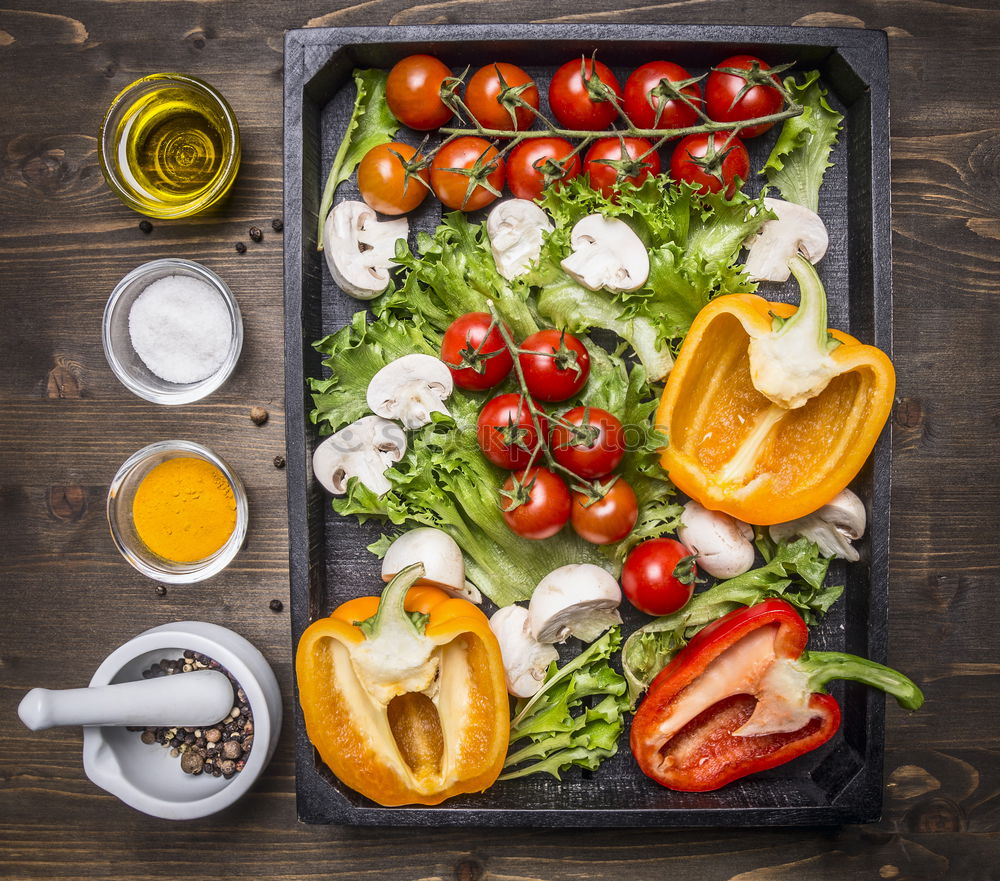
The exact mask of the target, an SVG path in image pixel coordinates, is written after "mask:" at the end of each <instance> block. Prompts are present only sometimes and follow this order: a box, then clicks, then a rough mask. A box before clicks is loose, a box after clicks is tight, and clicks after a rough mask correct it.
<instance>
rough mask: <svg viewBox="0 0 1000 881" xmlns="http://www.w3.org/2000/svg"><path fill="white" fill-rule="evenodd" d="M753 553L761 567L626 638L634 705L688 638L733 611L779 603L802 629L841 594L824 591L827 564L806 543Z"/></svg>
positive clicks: (697, 596)
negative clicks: (758, 556)
mask: <svg viewBox="0 0 1000 881" xmlns="http://www.w3.org/2000/svg"><path fill="white" fill-rule="evenodd" d="M758 548H759V549H760V550H761V551H762V552H763V553H764V558H765V563H764V565H763V566H760V567H758V568H757V569H751V570H750V571H749V572H745V573H743V574H742V575H737V576H736V577H735V578H730V579H729V580H727V581H720V582H719V583H717V584H716V585H714V586H713V587H710V588H708V589H707V590H703V591H702V592H701V593H697V594H695V595H694V597H693V598H692V600H691V601H690V602H689V603H688V604H687V605H686V606H685V607H684V608H683V609H681V611H679V612H675V613H674V614H672V615H666V616H664V617H662V618H656V619H654V620H653V621H650V622H649V623H648V624H646V625H645V626H644V627H640V628H639V629H638V630H636V631H635V632H634V633H633V634H632V635H631V636H629V638H628V639H627V640H626V641H625V645H624V647H623V648H622V670H623V671H624V673H625V678H626V679H627V680H628V684H629V696H630V699H631V701H632V702H633V703H634V702H635V700H636V699H637V698H638V697H639V695H641V694H642V693H643V692H644V691H645V690H646V688H647V687H648V686H649V683H650V682H652V680H653V679H654V677H655V676H656V674H657V673H659V672H660V670H662V669H663V668H664V667H665V666H666V665H667V664H669V663H670V661H671V659H672V658H673V657H674V655H676V654H677V652H679V651H680V650H681V649H682V648H684V646H686V645H687V643H688V640H690V639H691V637H692V636H694V635H695V634H696V633H697V632H698V631H699V630H701V628H702V627H704V626H705V625H706V624H710V623H711V622H712V621H715V620H716V619H717V618H721V617H722V616H723V615H727V614H729V612H732V611H733V610H734V609H737V608H739V607H740V606H753V605H756V604H757V603H760V602H763V601H764V600H767V599H771V598H773V597H780V598H781V599H783V600H785V601H786V602H789V603H791V604H792V605H793V606H795V608H796V609H798V611H799V613H800V614H801V615H802V617H803V618H804V619H805V621H806V623H807V624H815V623H816V622H817V621H818V620H819V618H821V617H822V616H823V615H824V614H826V612H827V610H828V609H829V608H830V606H832V605H833V604H834V603H835V602H836V601H837V599H838V598H839V597H840V595H841V594H842V593H843V592H844V588H843V586H842V585H836V586H824V584H823V582H824V580H825V578H826V573H827V569H828V568H829V566H830V561H829V560H827V559H826V558H824V557H823V555H822V554H821V553H820V550H819V548H818V547H817V546H816V545H815V544H814V543H813V542H811V541H809V540H808V539H804V538H800V539H798V540H796V541H794V542H780V543H778V544H774V543H768V544H765V543H762V542H758Z"/></svg>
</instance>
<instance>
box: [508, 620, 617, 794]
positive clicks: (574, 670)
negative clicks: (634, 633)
mask: <svg viewBox="0 0 1000 881" xmlns="http://www.w3.org/2000/svg"><path fill="white" fill-rule="evenodd" d="M620 644H621V632H620V630H619V628H617V627H613V628H611V629H610V630H609V631H607V633H605V634H604V635H603V636H602V637H600V639H597V640H596V641H595V642H593V643H592V644H591V645H590V646H589V647H588V648H586V649H585V650H584V651H583V652H582V653H581V654H579V655H578V656H577V657H576V658H574V659H573V660H572V661H571V662H569V663H568V664H566V665H564V666H563V667H557V666H556V664H555V663H553V664H552V665H551V666H550V667H549V671H548V675H547V676H546V679H545V682H544V683H543V685H542V688H541V689H540V691H539V692H538V693H537V694H536V695H535V696H534V697H533V698H531V699H530V700H527V701H525V700H522V701H519V702H518V705H517V710H516V713H515V716H514V719H513V721H512V723H511V729H510V743H511V745H512V749H511V750H510V752H509V753H508V754H507V760H506V762H505V763H504V767H505V768H510V769H511V770H509V771H507V772H506V773H504V774H503V775H502V776H501V777H500V779H501V780H513V779H516V778H519V777H527V776H528V775H529V774H538V773H547V774H551V775H552V776H553V777H555V778H556V779H557V780H558V779H561V776H560V775H561V774H562V772H563V771H565V770H566V769H568V768H570V767H572V766H574V765H576V766H579V767H582V768H586V769H588V770H591V771H593V770H596V769H597V767H598V766H599V765H600V764H601V762H603V761H604V760H605V759H606V758H608V757H609V756H613V755H614V754H615V753H616V752H617V751H618V740H619V738H620V736H621V733H622V731H623V730H624V728H625V717H624V714H625V712H626V710H627V709H628V706H629V703H628V698H627V695H626V692H627V690H628V686H627V684H626V682H625V679H624V678H623V677H622V675H621V674H620V673H618V672H617V671H616V670H615V669H614V668H613V667H611V665H610V664H609V663H608V661H609V659H610V658H611V656H612V655H613V654H614V653H615V652H616V651H617V649H618V647H619V645H620ZM588 698H591V699H592V700H590V701H588V703H592V704H594V705H593V706H584V700H586V699H588ZM598 698H600V700H598ZM595 701H596V703H595ZM574 711H579V712H574ZM522 740H529V741H530V743H528V744H527V745H525V746H522V747H519V748H517V749H514V748H513V744H515V743H518V742H520V741H522Z"/></svg>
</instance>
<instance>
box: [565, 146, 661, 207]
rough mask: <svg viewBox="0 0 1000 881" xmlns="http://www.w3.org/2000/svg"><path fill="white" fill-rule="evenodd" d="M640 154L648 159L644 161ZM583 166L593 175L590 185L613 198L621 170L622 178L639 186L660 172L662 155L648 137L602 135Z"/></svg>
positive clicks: (589, 151)
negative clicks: (623, 152) (611, 136)
mask: <svg viewBox="0 0 1000 881" xmlns="http://www.w3.org/2000/svg"><path fill="white" fill-rule="evenodd" d="M622 144H624V145H625V161H624V163H621V160H622ZM650 150H652V152H651V153H650V152H649V151H650ZM647 153H648V154H649V155H648V156H647V155H646V154H647ZM640 156H643V157H645V158H643V159H642V160H641V161H640V159H639V157H640ZM609 163H614V164H609ZM583 167H584V169H585V170H586V172H587V174H588V175H590V185H591V186H592V187H593V188H594V189H595V190H597V191H598V192H600V194H601V195H602V196H604V198H605V199H613V198H614V197H615V193H616V192H617V190H616V185H617V184H618V183H619V179H618V176H619V173H620V174H622V175H623V176H622V180H627V181H629V183H633V184H635V185H636V186H639V185H640V184H641V183H642V182H643V181H644V180H645V179H646V178H647V177H649V176H650V175H651V174H659V173H660V157H659V155H658V154H657V152H656V151H655V150H653V145H652V144H651V143H650V142H649V141H647V140H646V139H645V138H601V140H599V141H594V143H593V144H592V145H591V146H590V149H589V150H587V157H586V159H585V160H584V162H583Z"/></svg>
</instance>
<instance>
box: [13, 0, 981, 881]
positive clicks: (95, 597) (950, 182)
mask: <svg viewBox="0 0 1000 881" xmlns="http://www.w3.org/2000/svg"><path fill="white" fill-rule="evenodd" d="M14 5H15V6H17V7H19V8H17V9H14V10H3V11H0V83H2V93H3V96H4V101H3V105H4V106H3V110H2V113H3V125H2V127H0V160H2V182H0V291H2V310H3V311H2V313H0V315H2V323H0V328H2V330H3V333H4V342H3V343H2V344H0V353H2V368H0V406H2V411H0V548H2V553H0V578H2V593H0V601H2V606H0V720H2V731H3V737H2V739H0V877H3V878H5V879H11V881H15V879H26V878H46V879H82V878H127V879H146V878H170V879H184V878H192V879H202V878H222V877H248V878H249V877H252V878H257V879H272V878H274V879H276V878H281V879H285V881H292V879H305V878H345V879H355V878H362V877H370V878H373V879H380V881H381V879H427V881H430V879H442V881H443V879H453V878H458V879H462V881H471V879H496V881H500V879H547V881H550V879H569V878H621V877H628V878H630V879H635V881H653V879H660V878H664V877H671V878H673V879H676V881H684V879H699V881H716V879H720V881H721V879H735V878H739V879H741V881H751V879H752V881H784V879H789V881H791V879H795V881H814V879H816V881H818V879H838V881H840V879H876V878H877V879H898V881H903V879H928V881H929V879H955V881H978V879H983V881H985V879H997V878H1000V708H998V706H997V698H998V695H1000V663H998V660H997V645H998V636H997V634H998V633H1000V611H998V610H1000V604H998V602H997V587H998V585H997V580H998V578H997V577H998V570H1000V567H998V563H997V547H998V544H1000V539H998V536H1000V514H998V510H1000V505H998V488H1000V471H998V468H997V456H998V453H1000V443H998V439H1000V438H998V436H1000V355H998V349H997V343H998V340H1000V322H998V320H997V311H998V307H1000V299H998V297H1000V126H998V121H997V98H996V94H997V92H996V85H995V84H996V75H995V74H996V70H997V66H998V65H1000V6H998V4H997V2H996V0H979V3H978V4H970V5H963V6H958V5H949V4H945V3H941V2H930V0H897V2H894V3H892V4H888V3H879V2H877V0H854V2H842V3H840V4H837V6H838V8H837V10H836V11H821V10H823V9H825V8H827V7H823V6H818V5H817V2H816V0H811V2H809V3H798V2H791V0H776V2H772V3H768V4H753V3H744V2H742V0H718V2H713V3H708V2H705V0H681V2H670V3H654V4H647V5H643V4H641V3H640V4H636V5H632V6H629V7H628V8H626V9H620V8H619V4H617V3H615V2H613V0H596V2H595V3H591V4H589V5H588V6H586V7H580V6H579V5H574V4H571V3H569V2H566V0H553V2H550V3H547V4H545V6H544V9H540V8H539V7H538V6H537V4H533V3H530V2H527V0H515V2H507V3H487V2H484V0H447V2H433V3H426V4H418V5H414V6H412V7H408V4H407V3H406V2H405V0H368V2H359V3H357V4H355V5H353V6H344V7H343V8H338V7H331V4H324V3H320V2H313V3H307V2H302V0H295V2H280V0H272V2H271V3H267V4H263V3H252V4H251V3H247V2H234V0H217V2H212V0H203V2H175V0H160V2H156V3H148V2H147V3H143V2H137V0H119V2H114V3H108V2H98V0H81V2H66V0H63V2H60V0H47V2H36V3H29V2H23V0H22V2H17V0H15V2H14ZM832 5H833V4H831V6H832ZM539 15H541V16H542V17H544V20H546V21H598V22H600V21H626V22H658V23H664V24H667V23H680V22H685V23H703V22H704V23H709V22H711V23H742V24H800V25H801V24H808V25H838V26H857V27H862V26H866V27H873V28H884V29H886V30H887V31H888V33H889V35H890V59H891V66H892V153H893V162H892V181H893V230H894V233H895V235H894V249H895V250H894V267H893V271H894V287H895V340H896V342H895V352H896V363H897V368H898V373H899V388H898V393H897V394H898V400H897V403H896V407H895V411H894V414H893V417H892V425H893V431H894V432H895V449H896V458H895V462H894V469H893V501H892V504H893V520H892V537H893V538H892V569H891V605H892V611H891V633H890V662H891V663H892V664H893V665H895V666H898V667H900V668H902V669H904V670H906V671H908V672H909V673H910V674H911V675H913V676H914V678H915V679H916V680H917V681H918V682H919V683H920V684H921V685H922V686H923V688H924V690H925V692H926V695H927V704H926V706H925V708H924V709H923V710H922V711H921V712H920V713H917V714H913V715H908V714H905V713H903V712H901V711H900V710H898V708H896V707H895V705H894V704H893V705H891V706H889V708H888V714H887V735H886V739H887V744H886V745H887V755H886V795H885V813H884V818H883V820H882V822H881V823H878V824H874V825H870V826H863V827H846V828H842V829H812V830H810V829H794V830H782V829H767V830H728V829H719V830H698V831H694V832H685V831H654V832H642V831H628V832H619V831H611V830H609V831H605V832H592V831H588V832H587V833H586V835H582V834H579V833H576V832H573V831H567V832H544V831H537V830H523V831H518V830H504V831H493V830H450V831H449V830H441V831H434V830H426V829H422V830H419V831H417V832H414V831H409V830H406V829H388V830H378V831H376V830H356V829H347V828H321V827H306V826H303V825H299V824H298V823H297V822H296V819H295V802H294V795H293V783H294V781H293V765H292V748H291V745H292V738H291V730H290V728H289V726H288V724H287V722H286V726H285V730H284V732H283V737H282V741H281V744H280V745H279V748H278V751H277V753H276V756H275V759H274V761H273V763H272V764H271V766H270V768H269V770H268V771H267V773H266V774H265V776H264V777H263V779H262V780H261V781H260V782H259V784H258V785H257V787H256V788H255V790H254V791H253V793H252V794H251V795H250V796H249V797H247V798H246V799H245V800H244V801H242V802H241V803H240V804H238V805H237V806H235V807H234V808H232V809H230V810H228V811H226V812H224V813H222V814H220V815H217V816H215V817H212V818H209V819H206V820H201V821H194V822H180V823H169V822H166V821H158V820H154V819H151V818H149V817H146V816H143V815H141V814H139V813H136V812H134V811H132V810H130V809H129V808H126V807H125V806H123V805H122V804H121V803H119V802H118V801H117V800H116V799H115V798H113V797H112V796H109V795H107V794H105V793H103V792H102V791H100V790H98V789H97V788H96V787H95V786H93V785H92V784H91V783H90V782H89V781H88V780H87V779H86V777H85V776H84V774H83V768H82V765H81V762H80V740H81V739H80V732H79V731H78V730H70V729H56V730H52V731H48V732H42V733H38V734H32V733H29V732H27V731H26V730H25V729H24V728H23V727H22V726H21V725H20V724H19V723H18V721H17V719H16V716H15V708H16V706H17V702H18V701H19V700H20V698H21V696H22V694H23V693H24V692H25V691H26V690H27V689H29V688H31V687H32V686H36V685H45V686H48V687H72V686H79V685H83V684H85V683H86V682H87V680H88V679H89V677H90V675H91V673H92V672H93V670H94V669H95V668H96V667H97V665H98V664H99V663H100V661H101V660H102V659H103V658H104V656H105V655H106V654H107V653H108V652H109V651H110V650H111V649H113V648H114V647H115V646H117V645H119V644H120V643H122V642H124V641H125V640H127V639H128V638H130V637H131V636H133V635H134V634H136V633H137V632H139V631H141V630H143V629H145V628H147V627H150V626H153V625H156V624H160V623H165V622H169V621H174V620H180V619H185V618H196V619H204V620H208V621H216V622H219V623H222V624H225V625H228V626H230V627H233V628H234V629H236V630H237V631H239V632H241V633H244V634H245V635H246V636H248V637H249V638H250V639H251V640H252V641H254V642H255V643H256V644H257V645H258V646H259V647H260V648H261V650H262V651H263V652H264V653H265V654H266V655H267V657H268V659H269V660H270V661H271V663H272V664H273V666H274V668H275V671H276V673H277V675H278V677H279V680H280V681H281V683H282V686H283V688H284V692H285V699H286V719H287V718H290V716H291V713H290V712H289V710H290V699H291V694H292V684H291V683H292V671H291V644H290V638H289V626H288V617H287V610H286V611H285V612H281V613H277V614H276V613H274V612H272V611H270V609H269V606H268V604H269V601H270V600H272V599H275V598H277V599H281V600H284V601H286V604H287V596H288V567H287V543H286V510H285V476H284V472H283V471H281V470H277V469H276V468H275V466H274V464H273V459H274V457H275V456H276V455H279V454H281V453H282V451H283V447H284V425H283V418H282V380H283V367H282V363H283V359H282V330H281V327H282V278H281V247H282V239H281V235H280V234H278V233H275V232H272V231H271V226H270V222H271V220H272V219H273V218H275V217H278V216H280V212H281V182H282V181H281V178H282V161H281V160H282V156H281V75H282V31H283V30H284V29H285V28H289V27H300V26H304V25H312V26H322V25H357V24H386V23H392V24H416V23H430V22H435V23H447V22H451V23H463V22H490V21H524V20H531V19H532V18H536V17H538V16H539ZM539 20H541V19H539ZM159 70H179V71H184V72H188V73H192V74H195V75H197V76H202V77H204V78H206V79H208V80H209V81H211V82H212V83H213V84H214V85H216V86H217V87H218V88H220V89H221V91H222V92H223V93H224V94H225V95H226V96H227V97H228V98H229V99H230V101H231V102H232V104H233V106H234V108H235V110H236V113H237V115H238V117H239V120H240V124H241V127H242V130H243V144H244V151H245V152H244V158H243V167H242V171H241V173H240V178H239V181H238V183H237V186H236V189H235V194H234V196H233V198H232V199H231V200H230V201H229V203H228V204H227V205H226V207H225V209H224V211H223V212H221V213H220V214H218V215H217V216H213V217H208V218H203V219H198V220H194V221H185V222H175V223H163V222H159V223H154V228H153V230H152V232H150V233H148V234H146V233H143V232H142V231H141V230H140V228H139V226H138V221H139V219H140V218H139V217H138V216H136V215H134V214H132V213H130V212H129V211H128V210H127V209H125V208H124V207H122V206H121V205H120V204H119V203H118V201H117V200H116V199H115V198H114V197H113V196H112V195H111V194H110V192H109V191H108V189H107V188H106V186H105V184H104V181H103V179H102V177H101V173H100V170H99V168H98V164H97V158H96V152H95V151H96V139H95V135H96V133H97V128H98V125H99V122H100V117H101V113H102V112H103V110H104V108H105V107H106V106H107V104H108V103H109V102H110V100H111V98H112V97H113V96H114V95H115V94H116V93H117V92H118V90H119V89H121V88H122V87H123V86H124V85H126V84H127V83H128V82H130V81H131V80H133V79H135V78H137V77H139V76H141V75H143V74H146V73H150V72H154V71H159ZM251 225H256V226H259V227H261V228H262V229H264V230H265V232H264V239H263V241H262V242H260V243H259V244H257V243H253V242H251V241H250V240H249V238H248V228H249V227H250V226H251ZM239 241H243V242H246V243H247V246H248V247H247V251H246V253H244V254H239V253H237V251H236V249H235V247H234V246H235V244H236V243H237V242H239ZM167 256H182V257H187V258H190V259H193V260H197V261H199V262H202V263H204V264H205V265H207V266H209V267H211V268H212V269H214V270H216V271H217V272H219V273H220V274H221V275H222V276H223V277H224V278H225V279H226V280H227V282H228V283H229V285H230V286H231V287H232V288H233V290H234V291H235V293H236V295H237V297H238V298H239V301H240V304H241V307H242V309H243V313H244V322H245V327H246V342H245V346H244V352H243V357H242V360H241V362H240V365H239V367H238V368H237V371H236V373H235V375H234V376H233V378H232V380H231V381H230V382H229V383H228V385H226V386H225V388H223V389H222V390H221V392H219V393H217V394H215V395H213V396H212V397H211V398H210V399H209V400H208V401H206V402H203V403H200V404H195V405H191V406H186V407H182V408H178V409H167V408H162V407H157V406H154V405H152V404H147V403H145V402H143V401H141V400H139V399H137V398H134V397H132V396H131V395H130V394H129V393H128V392H127V391H126V390H125V389H124V388H123V387H122V386H120V385H119V384H118V382H117V381H116V380H115V378H114V377H113V375H112V374H111V371H110V370H109V368H108V366H107V364H106V363H105V360H104V355H103V353H102V350H101V343H100V325H101V314H102V310H103V306H104V302H105V300H106V299H107V296H108V293H109V292H110V290H111V288H112V287H113V286H114V284H115V282H116V281H117V280H118V279H119V278H120V277H121V276H122V275H123V274H124V273H125V272H127V271H128V270H129V269H131V268H132V267H134V266H136V265H137V264H139V263H141V262H143V261H145V260H149V259H153V258H156V257H167ZM252 405H260V406H263V407H266V408H267V409H268V410H269V411H270V420H269V421H268V422H267V424H266V425H263V426H261V427H257V426H255V425H254V424H253V423H252V422H251V421H250V419H249V410H250V407H251V406H252ZM169 437H184V438H189V439H191V440H195V441H200V442H203V443H207V444H209V445H211V446H212V447H213V448H214V449H216V450H217V451H218V452H219V453H220V454H221V455H222V456H223V457H225V458H226V459H228V460H229V461H230V462H232V463H233V464H234V465H235V466H236V468H237V470H238V471H239V473H240V474H241V475H242V476H243V479H244V481H245V483H246V485H247V488H248V491H249V495H250V508H251V521H252V529H251V532H250V538H249V542H248V545H247V547H246V550H245V551H244V552H243V553H242V554H241V555H240V556H239V557H238V558H237V560H236V563H235V564H234V565H233V566H231V567H230V569H229V570H228V571H226V572H225V573H224V574H223V575H221V576H219V577H217V578H215V579H213V580H211V581H209V582H207V583H205V584H202V585H194V586H190V587H172V588H170V589H169V591H168V592H167V594H166V595H165V596H158V595H157V594H156V593H155V592H154V585H153V583H152V582H150V581H148V580H146V579H145V578H144V577H142V576H141V575H139V574H137V573H135V572H133V571H132V570H131V569H130V568H129V567H128V566H127V565H126V564H125V563H124V561H123V560H122V559H121V558H120V557H119V556H118V554H117V553H116V551H115V550H114V547H113V546H112V544H111V540H110V537H109V535H108V530H107V525H106V523H105V518H104V512H103V508H104V499H105V495H106V491H107V486H108V483H109V481H110V479H111V477H112V475H113V474H114V472H115V470H116V468H117V467H118V465H119V464H120V463H121V461H122V460H124V459H125V458H126V456H128V455H129V454H130V453H131V452H133V451H134V450H135V449H137V448H139V447H141V446H143V445H145V444H147V443H150V442H152V441H154V440H159V439H163V438H169Z"/></svg>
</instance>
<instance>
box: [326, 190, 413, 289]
mask: <svg viewBox="0 0 1000 881" xmlns="http://www.w3.org/2000/svg"><path fill="white" fill-rule="evenodd" d="M408 233H409V224H408V223H407V222H406V218H405V217H404V218H400V219H398V220H385V221H379V220H378V218H377V216H376V214H375V212H374V211H373V210H372V209H371V208H369V207H368V206H367V205H366V204H365V203H364V202H341V203H340V204H339V205H337V206H336V207H335V208H334V209H333V211H331V212H330V213H329V215H327V218H326V223H325V224H324V226H323V238H324V240H325V242H326V245H325V247H324V251H323V253H324V254H326V264H327V266H329V267H330V274H331V275H332V276H333V280H334V281H335V282H336V283H337V286H338V287H339V288H340V289H341V290H342V291H343V292H344V293H345V294H350V295H351V296H352V297H355V298H357V299H359V300H371V299H373V298H374V297H377V296H378V295H379V294H381V293H382V291H384V290H385V289H386V288H387V287H388V286H389V270H390V268H391V267H392V265H393V257H394V256H395V253H396V241H397V240H398V239H405V238H406V236H407V234H408Z"/></svg>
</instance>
